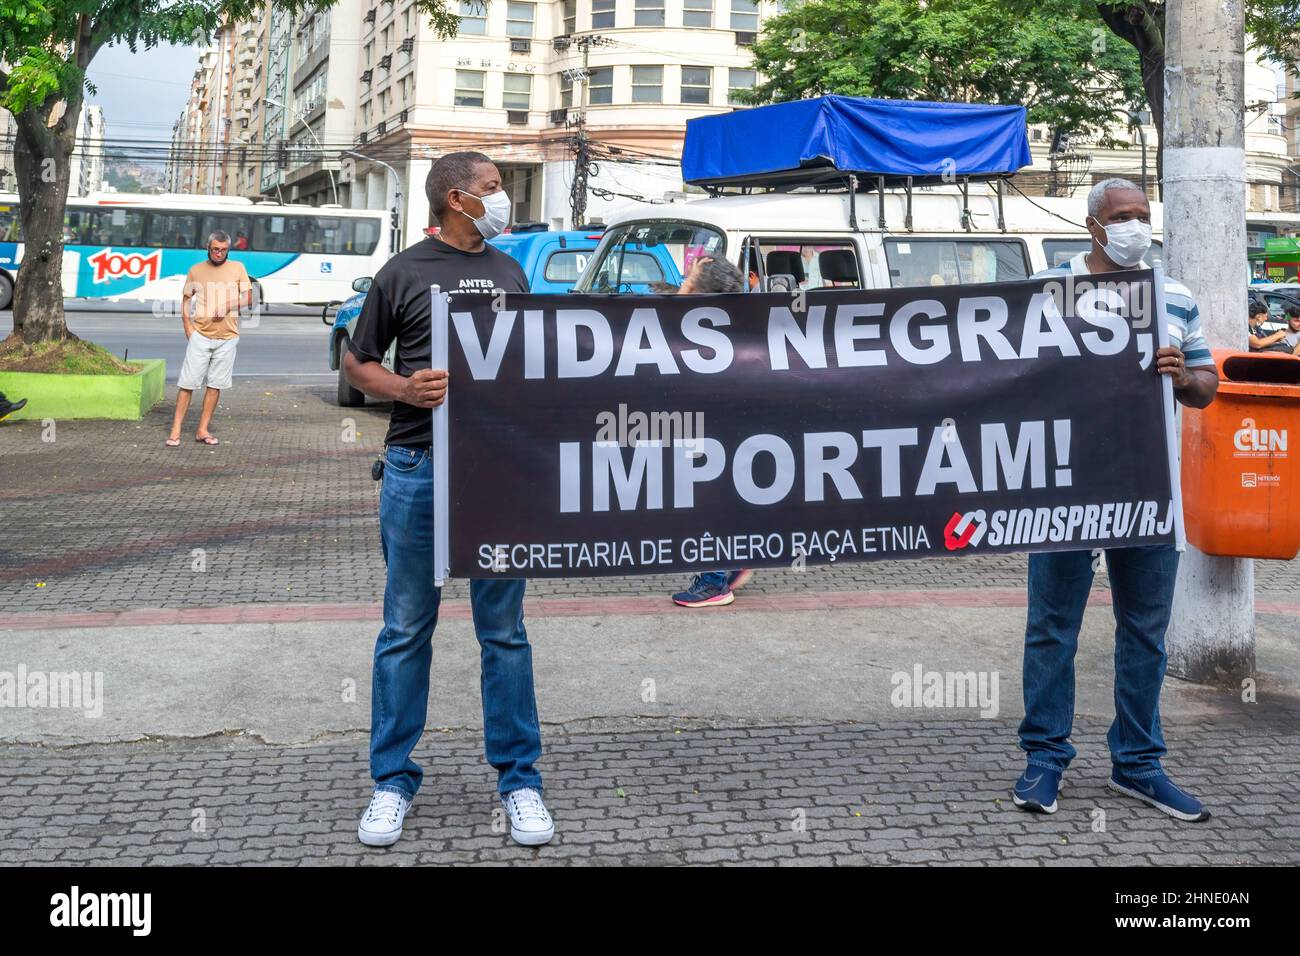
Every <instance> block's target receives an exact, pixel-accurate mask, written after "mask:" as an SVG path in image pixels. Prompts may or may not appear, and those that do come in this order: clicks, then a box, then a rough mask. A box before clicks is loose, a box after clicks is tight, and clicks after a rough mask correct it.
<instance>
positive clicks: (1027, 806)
mask: <svg viewBox="0 0 1300 956" xmlns="http://www.w3.org/2000/svg"><path fill="white" fill-rule="evenodd" d="M1060 789H1061V775H1060V774H1059V773H1057V772H1056V771H1055V770H1044V769H1043V768H1042V767H1034V766H1028V767H1025V772H1024V773H1022V774H1021V775H1020V779H1019V780H1017V781H1016V788H1015V789H1014V790H1012V791H1011V799H1012V800H1013V801H1015V804H1016V806H1018V807H1019V808H1020V809H1021V810H1028V811H1029V812H1030V813H1055V812H1056V794H1057V792H1058V791H1059V790H1060Z"/></svg>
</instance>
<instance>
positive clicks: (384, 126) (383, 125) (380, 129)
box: [375, 120, 388, 136]
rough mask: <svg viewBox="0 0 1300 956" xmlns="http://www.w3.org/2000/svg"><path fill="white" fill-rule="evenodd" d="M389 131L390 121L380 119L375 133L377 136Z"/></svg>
mask: <svg viewBox="0 0 1300 956" xmlns="http://www.w3.org/2000/svg"><path fill="white" fill-rule="evenodd" d="M387 132H388V123H387V121H385V120H380V121H379V125H378V126H376V127H375V135H376V136H383V135H384V134H385V133H387Z"/></svg>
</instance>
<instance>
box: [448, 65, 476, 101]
mask: <svg viewBox="0 0 1300 956" xmlns="http://www.w3.org/2000/svg"><path fill="white" fill-rule="evenodd" d="M453 102H454V103H455V104H456V105H457V106H482V105H483V73H481V72H480V71H478V70H457V71H456V98H455V99H454V100H453Z"/></svg>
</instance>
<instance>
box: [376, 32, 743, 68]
mask: <svg viewBox="0 0 1300 956" xmlns="http://www.w3.org/2000/svg"><path fill="white" fill-rule="evenodd" d="M751 36H752V34H751ZM392 65H393V54H391V53H385V54H384V55H383V56H381V57H380V58H379V66H380V67H381V68H382V69H385V70H387V69H389V68H390V67H391V66H392Z"/></svg>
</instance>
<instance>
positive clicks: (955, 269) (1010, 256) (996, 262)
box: [885, 237, 1029, 288]
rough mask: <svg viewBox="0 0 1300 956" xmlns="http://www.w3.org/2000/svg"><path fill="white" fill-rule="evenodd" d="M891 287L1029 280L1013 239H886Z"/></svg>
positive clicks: (1021, 248) (1022, 254)
mask: <svg viewBox="0 0 1300 956" xmlns="http://www.w3.org/2000/svg"><path fill="white" fill-rule="evenodd" d="M885 257H886V259H887V260H888V262H889V276H890V282H891V284H892V285H893V286H894V287H896V288H897V287H899V286H925V285H958V284H963V285H964V284H968V283H974V282H1009V281H1012V280H1015V279H1025V278H1028V276H1029V263H1028V260H1027V259H1026V258H1025V246H1024V243H1022V242H1020V241H1019V240H1016V239H917V238H910V237H909V238H907V239H886V240H885Z"/></svg>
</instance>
